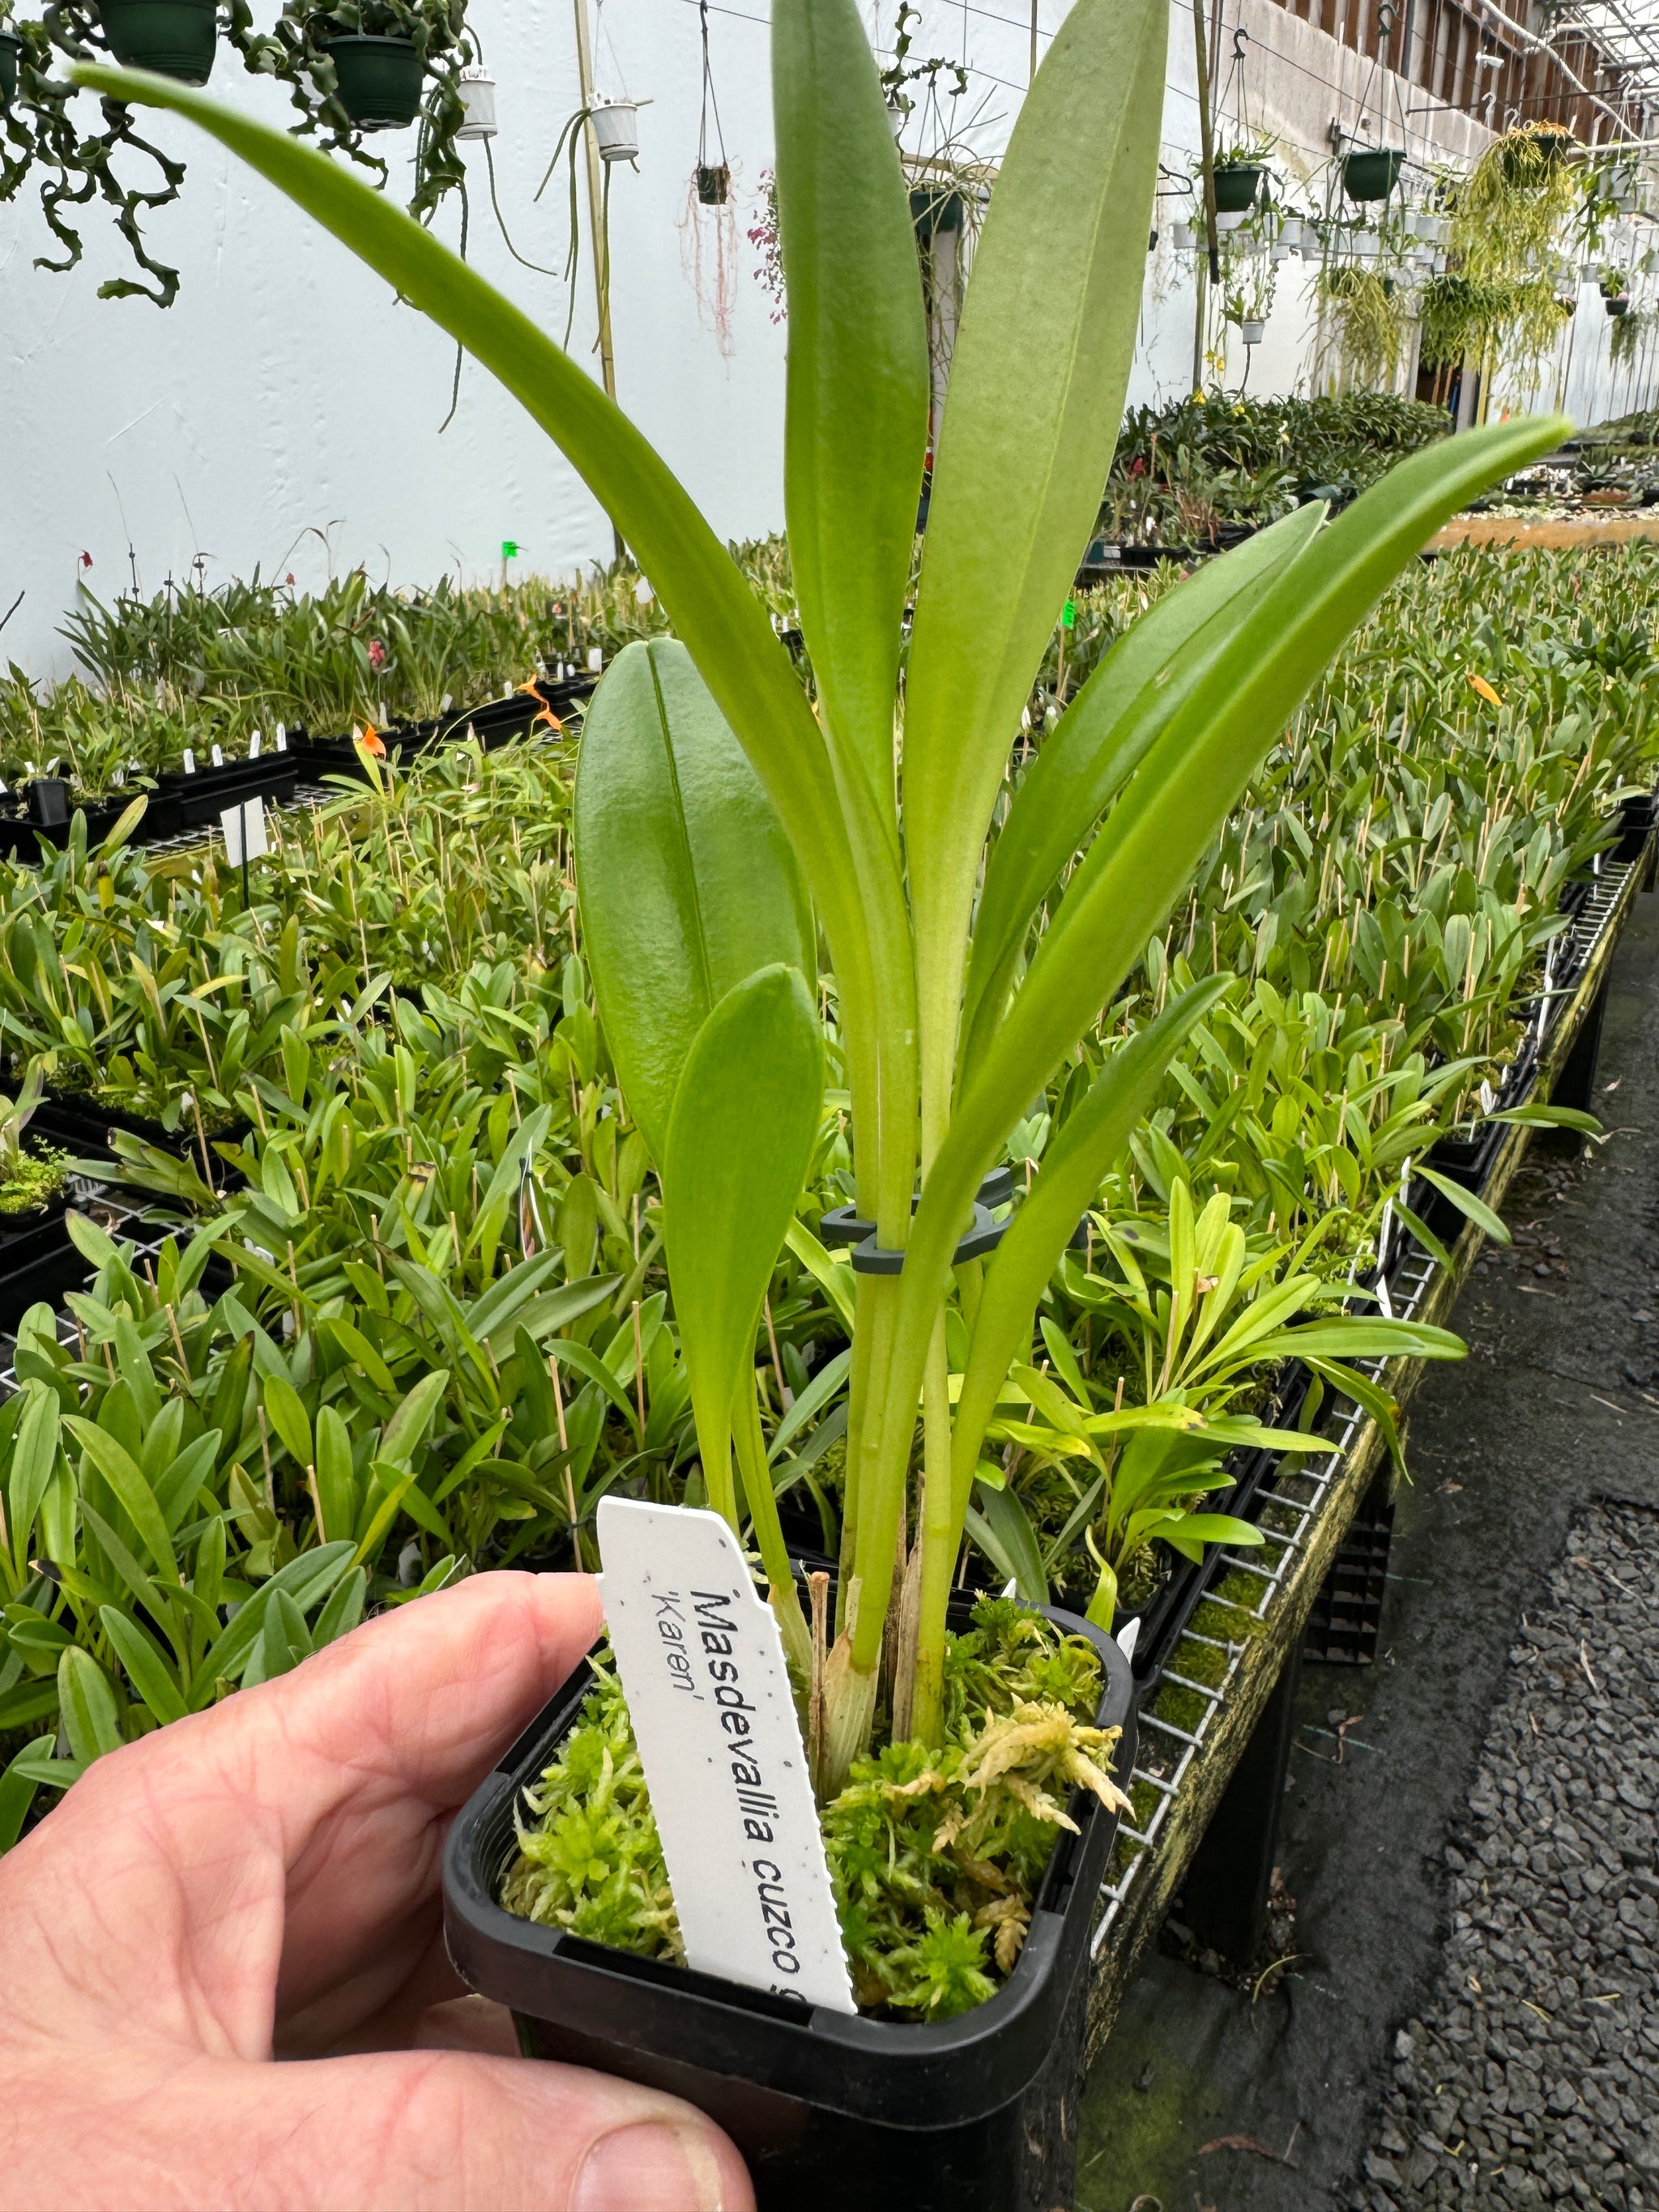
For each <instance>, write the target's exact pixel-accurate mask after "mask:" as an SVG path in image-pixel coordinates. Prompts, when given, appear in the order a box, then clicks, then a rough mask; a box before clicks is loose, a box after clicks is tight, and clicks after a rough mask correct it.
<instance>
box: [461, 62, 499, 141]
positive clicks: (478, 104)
mask: <svg viewBox="0 0 1659 2212" xmlns="http://www.w3.org/2000/svg"><path fill="white" fill-rule="evenodd" d="M459 89H460V94H461V106H462V107H463V108H464V109H465V112H466V120H465V123H463V124H462V125H460V127H459V130H458V131H456V133H455V136H456V137H458V138H493V137H495V133H496V123H495V78H494V77H493V76H484V75H483V73H482V71H481V72H480V73H479V75H478V76H464V77H463V78H462V79H461V82H460V88H459Z"/></svg>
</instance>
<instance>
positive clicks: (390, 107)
mask: <svg viewBox="0 0 1659 2212" xmlns="http://www.w3.org/2000/svg"><path fill="white" fill-rule="evenodd" d="M321 45H322V49H323V52H325V54H326V55H327V56H328V58H329V59H330V61H331V62H332V63H333V64H334V74H335V76H336V77H337V79H338V81H339V93H338V98H339V102H340V105H341V106H342V107H343V108H344V110H345V112H346V113H347V114H348V115H349V117H350V118H351V119H352V121H353V122H354V123H355V124H356V126H357V128H358V129H359V130H360V131H407V130H408V128H409V126H410V124H411V123H412V122H413V121H414V120H415V118H416V116H417V115H418V114H419V113H420V112H421V95H422V93H423V92H424V91H425V89H426V64H425V63H424V62H422V59H421V58H420V56H419V55H418V54H417V53H416V51H415V47H414V43H413V41H412V40H409V39H392V38H386V37H384V36H381V35H379V34H377V33H373V32H368V31H342V32H340V33H337V36H335V37H333V38H328V39H324V40H322V41H321Z"/></svg>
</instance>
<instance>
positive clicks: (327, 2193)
mask: <svg viewBox="0 0 1659 2212" xmlns="http://www.w3.org/2000/svg"><path fill="white" fill-rule="evenodd" d="M110 2086H111V2087H112V2090H113V2089H114V2087H115V2085H114V2084H113V2083H112V2084H111V2085H110ZM125 2087H126V2088H127V2089H128V2091H129V2096H128V2097H127V2098H125V2099H121V2100H119V2102H120V2105H121V2106H122V2107H124V2125H123V2129H122V2135H123V2148H124V2153H125V2156H124V2160H123V2164H124V2166H125V2174H124V2186H125V2185H129V2184H130V2183H131V2179H132V2178H133V2176H134V2175H135V2173H142V2172H143V2171H144V2166H143V2165H142V2164H141V2165H137V2166H133V2165H129V2164H127V2163H126V2161H127V2160H130V2159H131V2156H132V2154H133V2153H134V2151H135V2150H138V2151H139V2153H140V2156H141V2158H142V2156H143V2151H142V2149H141V2147H140V2146H139V2145H137V2144H136V2143H135V2142H134V2141H133V2127H132V2123H133V2121H134V2119H135V2118H137V2119H138V2120H139V2123H140V2129H141V2131H142V2133H143V2134H144V2135H146V2136H149V2137H150V2139H151V2140H150V2142H149V2146H148V2148H149V2150H150V2151H151V2152H152V2153H153V2154H154V2164H153V2166H151V2167H150V2171H151V2172H153V2173H154V2174H155V2177H156V2179H157V2181H158V2183H159V2184H160V2186H158V2187H157V2188H156V2189H155V2191H151V2192H150V2193H149V2195H148V2196H146V2197H144V2198H143V2201H144V2202H146V2203H152V2202H153V2203H165V2204H166V2205H167V2207H168V2208H170V2212H216V2208H221V2207H223V2208H234V2212H753V2207H754V2203H755V2197H754V2191H753V2190H752V2189H751V2188H750V2182H749V2175H748V2172H747V2171H746V2169H745V2168H744V2163H743V2160H742V2159H741V2158H740V2157H739V2156H738V2152H737V2150H736V2149H735V2148H734V2147H733V2146H732V2143H731V2142H730V2141H729V2140H728V2138H727V2137H726V2136H724V2135H722V2134H721V2132H720V2130H719V2129H718V2128H717V2127H715V2125H714V2123H713V2122H712V2121H711V2120H708V2119H707V2118H704V2116H703V2115H702V2113H701V2112H697V2111H696V2110H695V2109H694V2108H693V2107H692V2106H690V2105H684V2104H682V2103H681V2102H680V2101H679V2100H678V2098H674V2097H668V2096H665V2095H663V2094H661V2093H659V2091H657V2090H654V2089H644V2088H640V2087H636V2086H635V2084H634V2083H633V2082H630V2081H617V2080H615V2079H613V2078H612V2077H611V2075H603V2074H590V2073H588V2072H586V2071H585V2070H584V2069H581V2068H580V2067H575V2066H560V2065H554V2064H550V2063H544V2062H543V2061H540V2060H535V2059H526V2058H489V2057H477V2056H474V2055H471V2054H470V2053H462V2052H457V2051H399V2052H386V2053H384V2054H377V2055H374V2056H370V2057H353V2058H321V2059H311V2060H304V2061H298V2062H293V2063H267V2064H252V2063H244V2062H238V2061H234V2060H222V2059H215V2058H199V2059H194V2060H192V2061H191V2062H190V2063H188V2064H187V2065H185V2066H184V2067H182V2068H178V2069H174V2070H172V2071H170V2073H169V2075H168V2076H167V2080H166V2083H165V2087H161V2085H157V2088H156V2089H155V2090H152V2092H151V2093H150V2094H149V2095H148V2096H144V2097H141V2098H131V2094H130V2093H131V2087H132V2084H131V2081H130V2079H129V2081H127V2083H126V2084H125ZM102 2101H103V2100H101V2099H100V2100H98V2103H102ZM97 2108H98V2106H97V2104H94V2106H93V2107H92V2109H94V2110H96V2109H97ZM106 2109H107V2107H106ZM204 2112H211V2113H212V2114H213V2115H214V2122H213V2126H212V2128H211V2129H210V2130H204V2129H203V2127H202V2115H203V2114H204ZM185 2146H189V2147H190V2148H185ZM148 2162H149V2161H145V2163H148ZM163 2175H165V2176H166V2180H165V2182H164V2183H163V2182H161V2177H162V2176H163ZM0 2195H3V2191H0ZM20 2201H21V2200H20ZM125 2201H126V2202H127V2203H133V2202H137V2201H140V2200H138V2199H136V2198H132V2197H128V2198H127V2199H126V2200H125Z"/></svg>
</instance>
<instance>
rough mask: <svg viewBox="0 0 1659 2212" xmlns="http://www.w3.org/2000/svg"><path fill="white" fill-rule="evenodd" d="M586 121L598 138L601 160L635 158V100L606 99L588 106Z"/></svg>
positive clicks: (637, 123) (637, 138)
mask: <svg viewBox="0 0 1659 2212" xmlns="http://www.w3.org/2000/svg"><path fill="white" fill-rule="evenodd" d="M588 119H589V121H590V122H591V123H592V125H593V136H594V137H595V138H596V139H597V140H598V141H599V159H600V160H601V161H638V159H639V155H640V104H639V102H638V100H605V102H604V103H603V104H602V105H601V106H598V107H596V108H594V109H592V111H591V112H590V115H589V118H588Z"/></svg>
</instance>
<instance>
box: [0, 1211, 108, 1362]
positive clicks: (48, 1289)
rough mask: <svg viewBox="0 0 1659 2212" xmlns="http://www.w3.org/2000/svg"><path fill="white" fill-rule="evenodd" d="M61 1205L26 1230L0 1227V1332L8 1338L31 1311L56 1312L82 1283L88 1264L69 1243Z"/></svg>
mask: <svg viewBox="0 0 1659 2212" xmlns="http://www.w3.org/2000/svg"><path fill="white" fill-rule="evenodd" d="M64 1211H65V1209H64V1200H63V1199H62V1198H59V1199H58V1200H56V1201H55V1202H54V1203H53V1205H52V1207H51V1208H50V1210H49V1211H48V1212H47V1216H46V1219H45V1220H44V1221H38V1222H35V1223H33V1224H32V1225H30V1226H29V1227H28V1228H27V1229H16V1230H7V1229H5V1228H3V1227H0V1332H3V1333H4V1334H6V1335H8V1336H11V1335H15V1334H16V1330H17V1324H18V1322H20V1321H21V1319H22V1318H23V1316H24V1315H25V1314H26V1313H27V1311H28V1310H29V1308H30V1307H31V1306H32V1305H34V1304H37V1303H39V1302H40V1301H44V1302H45V1303H46V1304H47V1305H51V1306H57V1305H60V1304H62V1302H63V1298H64V1292H65V1291H72V1290H76V1289H78V1288H79V1286H80V1285H81V1284H82V1282H83V1281H84V1280H85V1279H86V1273H87V1263H86V1261H85V1260H84V1258H83V1257H82V1255H81V1254H80V1253H79V1252H77V1251H76V1249H75V1247H74V1245H73V1244H71V1243H70V1234H69V1230H68V1227H67V1225H66V1224H65V1221H64Z"/></svg>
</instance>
